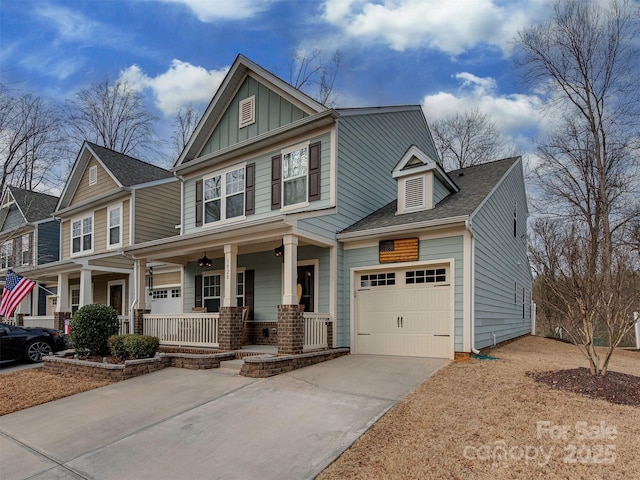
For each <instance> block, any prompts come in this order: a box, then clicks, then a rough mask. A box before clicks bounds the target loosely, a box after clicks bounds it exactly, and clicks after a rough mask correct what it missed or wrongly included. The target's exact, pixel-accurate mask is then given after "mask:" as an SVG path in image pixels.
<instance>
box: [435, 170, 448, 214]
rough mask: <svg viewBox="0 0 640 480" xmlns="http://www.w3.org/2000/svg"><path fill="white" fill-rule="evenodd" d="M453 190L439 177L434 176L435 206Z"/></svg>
mask: <svg viewBox="0 0 640 480" xmlns="http://www.w3.org/2000/svg"><path fill="white" fill-rule="evenodd" d="M450 193H451V192H450V191H449V189H448V188H447V187H445V186H444V184H443V183H442V182H441V181H440V180H438V178H437V177H436V176H435V175H434V176H433V206H434V207H435V206H436V205H437V204H438V203H439V202H441V201H442V200H443V199H444V198H445V197H447V196H448V195H449V194H450Z"/></svg>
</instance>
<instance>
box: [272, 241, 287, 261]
mask: <svg viewBox="0 0 640 480" xmlns="http://www.w3.org/2000/svg"><path fill="white" fill-rule="evenodd" d="M273 252H274V253H275V254H276V257H278V258H282V261H283V262H284V245H280V246H279V247H276V249H275V250H274V251H273Z"/></svg>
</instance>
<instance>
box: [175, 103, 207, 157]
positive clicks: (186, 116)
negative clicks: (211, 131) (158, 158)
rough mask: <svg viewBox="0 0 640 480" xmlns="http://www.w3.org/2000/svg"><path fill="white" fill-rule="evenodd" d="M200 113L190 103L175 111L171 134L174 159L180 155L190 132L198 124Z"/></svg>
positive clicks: (189, 136)
mask: <svg viewBox="0 0 640 480" xmlns="http://www.w3.org/2000/svg"><path fill="white" fill-rule="evenodd" d="M201 115H202V114H201V112H199V111H198V110H197V109H196V108H195V107H194V106H193V104H192V103H190V104H188V105H187V106H185V107H181V108H180V109H179V110H178V113H176V116H175V117H174V119H173V133H172V134H171V143H172V147H173V159H174V160H176V159H177V158H178V157H179V156H180V154H181V153H182V150H184V147H185V146H186V145H187V142H189V138H191V134H192V133H193V131H194V130H195V128H196V126H197V125H198V121H199V120H200V117H201Z"/></svg>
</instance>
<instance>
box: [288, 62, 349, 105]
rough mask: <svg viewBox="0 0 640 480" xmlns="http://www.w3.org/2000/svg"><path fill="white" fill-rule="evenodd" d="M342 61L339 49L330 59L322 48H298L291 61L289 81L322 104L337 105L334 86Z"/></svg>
mask: <svg viewBox="0 0 640 480" xmlns="http://www.w3.org/2000/svg"><path fill="white" fill-rule="evenodd" d="M341 63H342V52H340V51H339V50H336V51H335V52H334V53H333V54H332V55H331V58H330V59H328V60H327V59H326V57H325V55H324V53H323V51H322V50H320V49H313V50H311V51H305V50H298V51H296V52H295V53H294V54H293V56H292V57H291V61H290V62H289V83H290V84H291V85H293V86H294V87H295V88H297V89H300V90H302V91H304V92H306V93H308V94H309V95H311V96H312V97H313V98H315V99H316V100H317V101H318V102H320V103H321V104H323V105H326V106H328V107H332V106H335V104H336V102H337V97H336V94H335V93H334V91H333V88H334V85H335V81H336V77H337V75H338V70H339V69H340V64H341Z"/></svg>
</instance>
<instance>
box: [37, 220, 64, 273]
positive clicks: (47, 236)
mask: <svg viewBox="0 0 640 480" xmlns="http://www.w3.org/2000/svg"><path fill="white" fill-rule="evenodd" d="M36 252H37V255H38V262H37V264H38V265H42V264H45V263H49V262H57V261H58V260H60V223H59V222H57V221H56V220H51V221H50V222H45V223H41V224H39V225H38V248H37V251H36Z"/></svg>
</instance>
